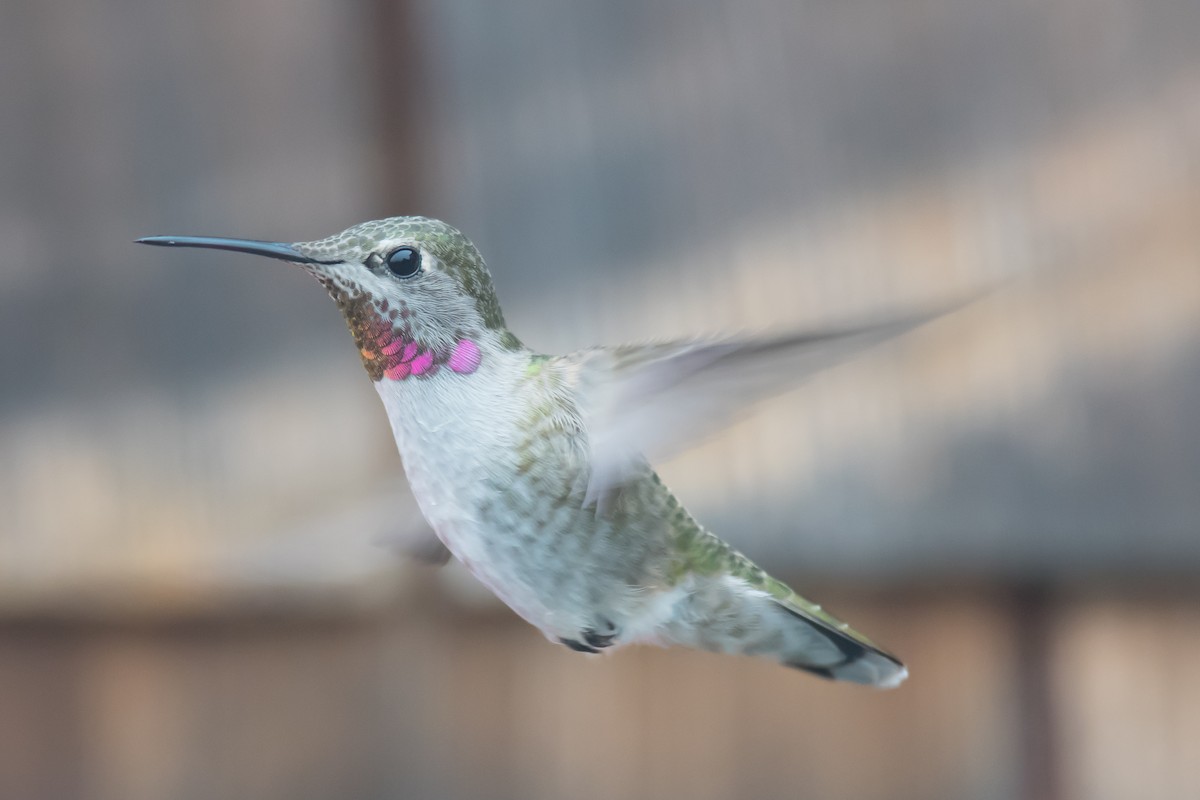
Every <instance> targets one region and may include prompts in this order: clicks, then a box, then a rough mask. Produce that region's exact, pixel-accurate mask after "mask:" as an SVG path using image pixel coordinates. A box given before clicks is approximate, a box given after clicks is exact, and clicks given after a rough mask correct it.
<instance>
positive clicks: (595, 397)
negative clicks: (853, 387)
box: [566, 311, 944, 503]
mask: <svg viewBox="0 0 1200 800" xmlns="http://www.w3.org/2000/svg"><path fill="white" fill-rule="evenodd" d="M942 313H944V312H942V311H939V312H935V313H925V314H917V315H913V316H908V317H903V318H898V319H893V320H890V321H887V322H882V323H878V324H873V325H866V326H861V327H852V328H842V329H833V330H824V331H805V332H800V333H792V334H787V335H784V336H778V337H773V338H762V339H740V340H739V339H732V340H727V341H690V342H671V343H663V344H647V345H624V346H619V347H611V348H599V349H594V350H586V351H583V352H580V353H575V354H573V355H571V356H567V357H566V358H567V359H569V360H571V361H574V362H576V363H575V364H574V366H575V368H576V370H577V373H576V402H577V404H578V406H579V411H580V414H581V415H582V417H583V422H584V424H585V426H586V429H587V431H588V438H589V440H590V443H591V476H590V479H589V483H588V502H589V503H591V502H596V501H598V500H602V498H604V497H606V496H607V495H608V494H609V493H610V492H612V491H613V490H616V489H618V488H619V487H620V486H621V485H622V484H623V483H624V482H625V481H626V480H628V479H629V477H630V476H631V474H632V473H633V472H634V471H635V470H636V469H638V467H639V465H641V464H642V462H643V460H644V459H645V460H649V461H651V462H654V461H658V460H660V459H663V458H667V457H670V456H672V455H675V454H676V453H678V452H680V451H682V450H684V449H686V448H688V447H689V446H691V445H693V444H695V443H696V442H697V440H699V439H701V438H702V437H704V436H705V435H707V434H711V433H713V432H714V431H716V430H719V429H720V428H722V427H724V426H726V425H728V424H729V423H730V422H732V421H733V420H734V419H735V418H736V417H737V415H738V414H739V413H740V412H742V410H743V409H745V408H747V407H748V406H749V405H750V404H752V403H754V402H756V401H759V400H762V399H764V398H766V397H769V396H771V395H773V394H776V393H778V392H780V391H783V390H784V389H787V388H789V387H791V386H794V385H795V384H797V383H799V382H800V381H802V380H804V379H805V378H807V377H809V376H810V375H812V374H813V373H815V372H818V371H819V370H822V369H824V368H826V367H830V366H832V365H834V364H836V363H838V362H840V361H843V360H845V359H846V358H848V357H849V356H851V355H853V354H855V353H857V352H858V351H859V350H862V349H864V348H866V347H870V346H871V345H873V344H876V343H878V342H882V341H884V340H885V339H889V338H891V337H893V336H897V335H899V334H901V333H904V332H906V331H908V330H911V329H912V328H915V327H916V326H918V325H921V324H923V323H925V322H928V321H929V320H931V319H933V318H935V317H937V316H940V315H941V314H942Z"/></svg>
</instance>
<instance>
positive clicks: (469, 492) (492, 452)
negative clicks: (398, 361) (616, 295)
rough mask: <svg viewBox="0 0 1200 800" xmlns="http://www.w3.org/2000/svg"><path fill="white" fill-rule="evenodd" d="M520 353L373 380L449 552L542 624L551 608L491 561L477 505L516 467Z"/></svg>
mask: <svg viewBox="0 0 1200 800" xmlns="http://www.w3.org/2000/svg"><path fill="white" fill-rule="evenodd" d="M525 362H526V360H525V358H524V356H523V355H522V354H520V353H509V352H504V353H501V354H499V355H489V356H488V357H485V358H484V360H483V361H482V362H481V363H480V366H479V369H478V370H476V371H475V372H474V373H472V374H470V375H458V374H455V373H453V372H451V371H449V370H445V369H444V370H441V371H440V372H439V373H438V374H437V375H435V376H434V377H432V378H428V379H420V378H412V377H410V378H406V379H404V380H400V381H390V380H387V379H384V380H381V381H378V382H377V383H376V384H375V388H376V390H377V391H378V392H379V396H380V398H381V399H382V400H383V405H384V408H385V409H386V410H387V415H388V420H389V421H390V422H391V425H392V432H393V434H394V435H395V438H396V446H397V448H398V449H399V451H400V456H401V458H402V459H403V461H404V470H405V473H406V474H407V476H408V481H409V484H410V486H411V487H412V492H413V495H414V497H415V498H416V500H417V504H418V505H419V506H420V508H421V513H422V514H423V515H424V516H425V519H426V520H428V522H429V524H430V525H431V526H432V527H433V529H434V531H435V532H436V533H437V535H438V538H440V539H441V540H442V542H443V543H444V544H445V545H446V547H447V548H449V550H450V552H451V553H453V554H454V556H455V557H456V558H457V559H459V560H460V561H461V562H463V564H465V565H466V567H467V568H468V569H469V570H470V571H471V572H472V573H473V574H474V575H475V576H476V577H477V578H479V580H480V581H481V582H483V583H484V585H486V586H487V587H488V588H489V589H491V590H492V591H493V592H495V593H496V594H497V595H498V596H499V597H500V598H501V599H502V600H504V602H506V603H507V604H508V605H509V606H511V607H512V608H513V609H514V610H515V611H516V612H517V613H518V614H520V615H521V616H523V617H524V618H525V619H527V620H528V621H529V622H531V623H533V624H535V625H539V626H540V625H541V622H542V620H543V618H544V616H545V614H546V609H544V608H542V607H541V604H540V603H538V602H537V600H536V599H535V598H533V597H523V596H521V593H520V591H519V589H518V587H515V586H514V585H513V584H512V582H511V581H509V580H506V578H508V577H509V576H507V575H505V574H504V571H503V568H502V567H503V565H497V564H494V563H491V562H490V561H489V560H488V558H487V556H486V551H485V547H484V540H485V538H486V537H487V536H488V533H489V531H488V530H487V528H486V526H485V525H484V523H483V522H482V521H481V520H479V519H478V518H477V517H476V516H475V513H474V511H473V510H474V509H476V508H478V507H479V505H480V502H481V501H482V500H483V499H484V497H483V494H484V493H485V492H494V491H495V489H494V488H493V487H494V486H495V485H497V483H499V484H501V485H502V484H503V483H504V482H505V478H506V476H508V475H511V474H512V473H513V471H515V469H516V450H517V445H516V439H517V436H518V435H519V433H520V429H519V423H520V420H521V419H523V418H525V417H526V416H527V414H526V412H525V410H524V409H525V406H526V403H527V400H526V399H525V397H524V395H523V393H522V384H521V377H522V376H523V374H524V370H525Z"/></svg>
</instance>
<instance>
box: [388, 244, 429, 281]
mask: <svg viewBox="0 0 1200 800" xmlns="http://www.w3.org/2000/svg"><path fill="white" fill-rule="evenodd" d="M387 267H388V269H389V270H391V271H392V274H393V275H395V276H396V277H397V278H411V277H412V276H413V275H416V274H417V273H418V272H420V271H421V254H420V253H419V252H418V251H416V250H414V249H413V248H411V247H398V248H396V249H395V250H393V251H392V252H391V253H389V254H388V257H387Z"/></svg>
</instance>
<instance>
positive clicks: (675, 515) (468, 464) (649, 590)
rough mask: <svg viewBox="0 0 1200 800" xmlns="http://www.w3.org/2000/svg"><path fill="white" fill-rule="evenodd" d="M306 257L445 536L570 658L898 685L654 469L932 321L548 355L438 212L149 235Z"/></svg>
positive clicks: (886, 658)
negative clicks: (716, 658)
mask: <svg viewBox="0 0 1200 800" xmlns="http://www.w3.org/2000/svg"><path fill="white" fill-rule="evenodd" d="M138 241H139V242H140V243H142V244H153V245H166V246H173V247H207V248H215V249H219V250H234V251H239V252H244V253H253V254H256V255H263V256H269V257H271V258H276V259H281V260H283V261H289V262H292V263H294V264H298V265H300V266H301V267H303V268H304V269H305V270H306V271H308V273H309V274H311V275H312V276H313V277H315V278H316V279H317V280H318V281H320V283H321V285H322V286H324V287H325V289H326V290H327V291H328V292H329V295H330V296H331V297H332V298H333V300H334V301H335V302H336V303H337V305H338V308H339V309H341V312H342V315H343V316H344V317H345V319H346V324H347V326H348V327H349V328H350V333H351V334H352V335H353V336H354V341H355V343H356V344H357V345H358V348H359V353H360V354H361V356H362V361H363V365H364V366H365V367H366V369H367V374H368V375H370V377H371V380H372V381H373V382H374V384H375V389H376V390H377V391H378V392H379V396H380V398H382V400H383V405H384V408H385V409H386V411H387V415H388V420H389V421H390V422H391V426H392V432H393V433H394V435H395V439H396V444H397V447H398V448H399V450H400V455H401V457H402V459H403V462H404V467H405V471H406V472H407V474H408V479H409V482H410V484H411V486H412V491H413V494H414V496H415V497H416V500H417V503H418V505H419V506H420V509H421V512H422V513H423V514H424V516H425V518H426V519H427V520H428V522H429V523H430V525H431V527H432V530H433V533H434V534H436V536H437V539H438V540H440V543H439V542H434V541H432V534H431V541H430V542H429V543H428V544H429V546H430V548H432V549H441V548H442V547H443V546H444V548H446V549H448V550H449V552H450V553H452V554H453V555H454V556H455V557H457V558H458V559H459V560H460V561H461V562H462V563H463V564H464V565H466V567H467V569H468V570H470V571H471V572H472V573H473V574H474V575H475V576H476V577H477V578H478V579H479V580H480V581H482V582H483V583H484V584H485V585H486V586H487V587H488V588H490V589H491V590H492V591H493V592H494V593H495V594H496V595H497V596H498V597H500V599H501V600H503V601H504V602H505V603H507V604H508V605H509V606H510V607H511V608H512V609H513V610H514V611H516V613H517V614H519V615H520V616H521V617H523V618H524V619H526V620H527V621H529V622H530V623H532V624H533V625H535V626H536V627H538V628H539V629H541V630H542V632H543V633H545V635H546V636H547V637H548V638H549V639H551V640H552V641H556V642H559V643H561V644H564V645H566V646H567V647H569V648H571V649H572V650H577V651H580V652H584V653H597V652H600V651H601V650H606V649H615V648H617V647H620V646H623V645H627V644H632V643H637V642H642V643H653V644H659V645H663V646H667V645H676V644H677V645H683V646H686V647H693V648H699V649H703V650H710V651H717V652H725V653H740V654H746V655H753V656H763V657H767V658H770V659H774V660H775V661H778V662H781V663H783V664H785V665H787V666H789V667H795V668H797V669H801V670H805V671H807V672H810V673H812V674H814V675H819V676H821V677H824V678H832V679H838V680H846V681H853V682H855V683H861V684H869V685H874V686H880V687H892V686H896V685H898V684H899V683H900V682H901V681H903V680H904V679H905V678H906V677H907V675H908V672H907V670H906V669H905V668H904V666H903V665H902V664H901V663H900V661H899V660H897V659H896V658H895V657H894V656H892V655H890V654H888V653H886V652H884V651H883V650H881V649H879V648H878V647H876V646H875V645H874V644H873V643H872V642H871V641H870V640H869V639H867V638H866V637H865V636H863V635H862V634H860V633H858V632H857V631H855V630H853V629H851V628H850V627H849V626H848V625H846V624H845V623H844V622H841V621H839V620H838V619H836V618H835V617H833V616H832V615H830V614H828V613H827V612H825V611H823V610H822V609H821V607H820V606H819V605H816V604H814V603H811V602H809V601H807V600H805V599H804V598H802V597H800V596H799V595H798V594H796V593H795V592H793V591H792V590H791V589H790V588H789V587H787V586H786V585H784V584H783V583H782V582H780V581H778V580H776V579H775V578H772V577H771V576H770V575H768V574H766V573H765V572H764V571H763V570H762V569H760V568H759V567H758V566H757V565H755V564H754V563H753V562H751V561H750V560H749V559H748V558H746V557H745V556H744V555H742V554H741V553H739V552H738V551H736V550H735V549H733V548H732V547H730V546H729V545H728V544H726V543H725V542H723V541H722V540H721V539H719V538H717V537H716V536H715V535H713V534H712V533H710V532H708V531H707V530H705V529H704V528H703V527H701V526H700V524H699V523H697V522H696V520H694V519H693V518H692V516H691V514H689V513H688V511H687V509H685V508H684V507H683V506H682V505H681V504H680V503H679V501H678V500H677V499H676V498H675V496H674V495H673V494H672V493H671V491H670V490H669V489H668V488H667V487H666V486H665V485H663V483H662V481H661V480H660V479H659V477H658V475H657V474H656V473H655V472H654V470H653V469H652V468H651V466H650V464H651V462H653V461H655V460H657V459H660V458H662V457H665V456H667V455H671V454H673V453H675V452H677V451H679V450H681V449H683V448H684V447H685V446H687V445H688V444H689V443H691V442H692V441H694V439H695V438H697V437H698V436H700V435H702V434H704V433H708V432H711V431H712V430H713V429H715V428H718V427H720V426H722V425H723V424H725V423H727V422H728V421H730V418H731V417H733V416H734V415H735V414H736V412H738V411H739V410H740V409H741V408H743V407H744V406H746V405H747V404H748V403H750V402H752V401H754V400H756V399H760V398H763V397H765V396H767V395H769V394H772V393H774V392H778V391H781V390H782V389H784V388H786V387H788V386H789V385H791V384H793V383H796V382H798V381H799V380H800V379H801V378H803V377H805V376H806V375H809V374H811V373H812V372H814V371H816V370H818V369H821V368H823V367H827V366H830V365H831V364H833V363H835V362H837V361H839V360H841V359H843V358H845V357H846V356H848V355H850V354H851V353H853V352H854V351H856V350H859V349H861V348H862V347H864V346H867V345H870V344H872V343H875V342H879V341H881V340H883V339H885V338H888V337H891V336H894V335H896V334H899V333H902V332H904V331H905V330H908V329H909V328H912V327H914V326H916V325H918V324H920V323H921V322H924V321H926V320H928V319H929V318H930V316H931V315H925V316H915V317H911V318H908V319H902V320H897V321H893V322H889V323H885V324H879V325H871V326H866V327H859V328H847V329H841V330H828V331H817V332H804V333H795V334H790V335H784V336H778V337H776V338H765V339H753V338H746V339H740V340H739V339H727V340H709V341H705V340H690V341H680V342H669V343H658V344H641V345H636V344H635V345H621V346H617V347H595V348H590V349H586V350H582V351H579V352H577V353H572V354H570V355H564V356H551V355H543V354H540V353H535V352H533V351H531V350H529V349H528V348H526V347H525V346H524V345H523V344H522V343H521V341H520V340H519V339H518V338H517V337H516V336H515V335H514V334H513V333H512V332H511V331H510V330H509V329H508V327H507V326H506V325H505V323H504V317H503V315H502V313H501V311H500V304H499V302H498V301H497V299H496V294H495V291H494V289H493V286H492V279H491V275H490V274H489V273H488V270H487V267H486V266H485V265H484V261H483V258H482V257H481V256H480V254H479V251H478V250H476V248H475V246H474V245H473V244H472V243H471V242H470V240H468V239H467V238H466V237H465V236H464V235H463V234H462V233H460V232H459V231H458V230H456V229H454V228H453V227H451V226H450V225H447V224H446V223H444V222H440V221H438V220H435V219H428V218H425V217H394V218H391V219H384V220H377V221H373V222H364V223H362V224H361V225H356V226H354V227H352V228H349V229H348V230H346V231H343V232H342V233H339V234H337V235H335V236H331V237H329V238H327V239H321V240H318V241H312V242H297V243H294V244H285V243H280V242H263V241H256V240H249V239H226V238H213V237H190V236H155V237H149V238H145V239H139V240H138Z"/></svg>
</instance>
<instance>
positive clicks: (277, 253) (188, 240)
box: [137, 236, 337, 264]
mask: <svg viewBox="0 0 1200 800" xmlns="http://www.w3.org/2000/svg"><path fill="white" fill-rule="evenodd" d="M137 243H138V244H153V245H158V246H159V247H208V248H211V249H213V250H233V251H234V252H237V253H251V254H253V255H256V256H267V257H268V258H278V259H280V260H282V261H292V262H295V263H297V264H336V263H337V262H336V261H318V260H317V259H315V258H312V257H311V256H306V255H304V254H303V253H301V252H300V251H299V250H297V249H296V248H294V247H292V246H291V245H290V244H284V243H283V242H260V241H258V240H257V239H226V238H224V237H221V236H147V237H146V238H144V239H138V240H137Z"/></svg>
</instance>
